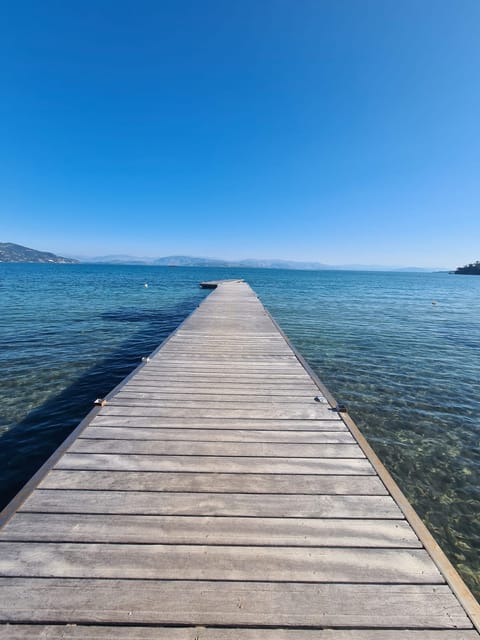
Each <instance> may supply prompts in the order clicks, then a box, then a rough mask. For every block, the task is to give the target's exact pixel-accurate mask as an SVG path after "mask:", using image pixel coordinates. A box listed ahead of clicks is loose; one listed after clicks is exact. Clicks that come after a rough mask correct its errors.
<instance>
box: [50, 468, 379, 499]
mask: <svg viewBox="0 0 480 640" xmlns="http://www.w3.org/2000/svg"><path fill="white" fill-rule="evenodd" d="M39 486H40V488H42V489H85V490H91V491H95V490H96V491H98V490H103V491H107V490H110V491H184V492H185V491H186V492H195V491H198V492H204V491H207V492H215V493H285V494H298V493H306V494H313V495H316V494H327V495H377V496H378V495H387V491H386V489H385V487H384V485H383V483H382V482H381V481H380V480H379V478H377V476H312V475H310V476H308V475H288V474H261V473H196V472H194V471H191V472H189V473H178V472H177V473H161V472H159V473H151V472H148V471H147V472H142V471H78V470H58V469H53V470H52V471H50V473H49V474H48V475H47V476H46V477H45V479H44V480H43V481H42V482H41V483H40V485H39Z"/></svg>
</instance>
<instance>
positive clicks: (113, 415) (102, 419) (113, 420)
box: [91, 405, 347, 432]
mask: <svg viewBox="0 0 480 640" xmlns="http://www.w3.org/2000/svg"><path fill="white" fill-rule="evenodd" d="M106 409H108V411H106ZM91 424H92V426H93V425H95V426H97V425H98V426H100V425H101V426H111V427H122V426H126V427H130V426H134V427H136V426H138V427H151V428H152V429H153V428H164V429H178V428H183V427H184V428H188V429H243V430H245V429H257V430H260V431H265V430H273V431H278V430H279V429H281V430H282V431H314V432H315V431H334V430H339V431H347V427H346V426H345V423H344V422H342V421H341V420H340V419H339V418H338V416H336V415H335V414H332V419H330V420H282V421H281V422H280V421H276V420H248V419H241V418H240V419H236V418H233V419H232V418H196V419H195V420H192V419H190V418H189V419H186V418H168V419H166V418H162V417H160V418H152V417H148V416H147V417H145V416H133V417H132V416H124V415H122V414H121V409H118V408H117V407H109V406H108V405H107V406H106V407H103V408H102V411H101V413H99V414H98V415H97V416H95V418H94V419H93V420H92V422H91Z"/></svg>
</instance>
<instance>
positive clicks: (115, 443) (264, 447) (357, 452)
mask: <svg viewBox="0 0 480 640" xmlns="http://www.w3.org/2000/svg"><path fill="white" fill-rule="evenodd" d="M69 452H71V453H110V454H115V453H119V454H132V455H160V456H170V455H171V456H189V455H191V456H232V457H235V456H242V457H244V456H248V457H262V458H263V457H267V458H276V457H279V458H288V457H292V458H364V457H365V454H364V453H363V451H362V450H361V449H360V447H359V446H358V444H297V443H293V442H291V443H279V442H274V443H270V442H219V441H215V440H212V441H210V442H201V441H190V442H188V441H182V440H179V441H175V440H150V441H142V440H114V439H110V440H99V439H87V438H78V439H77V440H76V441H75V442H74V443H73V444H72V446H71V447H70V449H69Z"/></svg>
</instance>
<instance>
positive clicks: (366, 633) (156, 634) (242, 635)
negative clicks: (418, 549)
mask: <svg viewBox="0 0 480 640" xmlns="http://www.w3.org/2000/svg"><path fill="white" fill-rule="evenodd" d="M34 638H35V639H40V638H41V639H42V640H478V638H479V636H478V634H477V632H476V631H472V630H468V629H459V630H449V629H448V630H441V631H440V630H438V629H437V630H434V631H432V630H426V631H425V630H420V631H419V630H413V629H408V630H398V629H397V630H394V631H391V630H386V629H285V628H284V629H239V628H236V629H226V628H218V627H211V628H206V627H159V626H155V627H154V628H152V627H132V626H115V627H105V626H101V627H98V626H93V625H88V626H83V625H65V626H64V625H51V626H48V625H25V624H23V625H3V626H0V639H1V640H32V639H34Z"/></svg>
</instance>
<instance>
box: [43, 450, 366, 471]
mask: <svg viewBox="0 0 480 640" xmlns="http://www.w3.org/2000/svg"><path fill="white" fill-rule="evenodd" d="M55 468H56V469H85V470H89V469H90V470H93V469H98V470H101V471H108V470H111V471H122V470H123V471H157V472H158V471H199V472H202V473H204V472H213V473H287V474H288V473H292V474H302V475H303V474H308V475H352V476H361V475H371V476H373V475H376V474H375V471H374V469H373V467H372V465H371V464H370V462H368V460H366V459H365V458H316V459H315V458H248V457H235V458H232V457H228V456H222V457H215V456H201V457H200V456H150V455H121V454H116V455H113V454H112V455H109V454H102V453H92V454H89V453H66V454H65V455H63V456H62V458H61V459H60V460H59V461H58V462H57V464H56V465H55Z"/></svg>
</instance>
